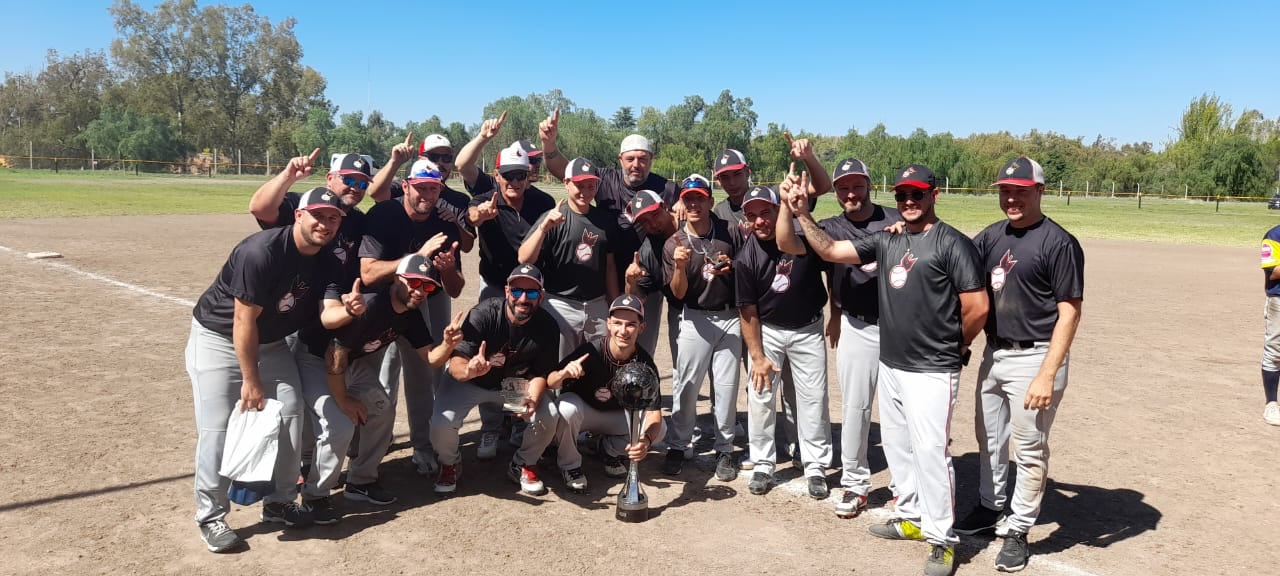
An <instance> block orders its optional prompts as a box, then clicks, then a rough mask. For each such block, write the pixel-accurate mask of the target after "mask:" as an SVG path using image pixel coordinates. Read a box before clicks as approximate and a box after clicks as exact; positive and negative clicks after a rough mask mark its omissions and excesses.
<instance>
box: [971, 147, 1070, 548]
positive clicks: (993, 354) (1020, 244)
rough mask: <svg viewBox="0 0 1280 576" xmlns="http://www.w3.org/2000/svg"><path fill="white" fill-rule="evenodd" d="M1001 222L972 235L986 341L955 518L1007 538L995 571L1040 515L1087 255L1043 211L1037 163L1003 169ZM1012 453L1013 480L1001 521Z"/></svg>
mask: <svg viewBox="0 0 1280 576" xmlns="http://www.w3.org/2000/svg"><path fill="white" fill-rule="evenodd" d="M996 186H998V187H999V188H1000V209H1001V210H1002V211H1003V212H1004V213H1005V219H1003V220H1001V221H999V222H996V223H995V224H992V225H990V226H988V227H987V228H986V229H984V230H983V231H982V232H980V233H978V235H977V236H975V237H974V239H973V244H974V246H976V247H977V249H978V256H979V257H981V258H982V264H983V269H984V270H989V271H990V282H988V284H987V295H988V297H989V298H990V299H991V313H990V314H989V315H988V316H987V325H986V334H987V347H986V350H985V351H984V352H983V355H982V365H981V366H980V367H979V368H978V402H977V405H976V408H977V410H976V412H977V418H976V420H975V422H974V425H975V427H976V428H977V431H978V455H979V462H980V463H981V465H980V468H979V471H980V474H979V484H978V494H979V496H980V497H981V503H980V505H979V506H977V507H976V508H974V509H973V511H972V512H970V513H969V514H968V515H967V516H965V517H964V518H963V519H961V520H960V521H959V522H957V523H956V527H955V530H956V532H958V533H960V534H977V533H979V532H984V531H987V530H991V529H996V530H997V532H999V533H1000V534H999V535H1001V536H1004V537H1005V540H1004V545H1003V547H1002V548H1001V550H1000V553H999V554H998V555H997V556H996V569H998V570H1001V571H1005V572H1012V571H1016V570H1021V569H1022V568H1023V567H1024V566H1026V565H1027V557H1028V555H1029V554H1028V551H1027V531H1028V530H1030V529H1031V527H1032V526H1033V525H1035V523H1036V517H1037V516H1039V514H1040V500H1041V498H1042V497H1043V496H1044V488H1045V483H1046V482H1047V481H1048V478H1049V476H1048V470H1049V429H1050V427H1052V426H1053V419H1054V416H1055V415H1056V414H1057V412H1058V403H1059V402H1061V401H1062V395H1063V392H1065V390H1066V388H1067V364H1068V361H1069V359H1070V350H1071V342H1072V340H1073V339H1074V338H1075V332H1076V326H1077V325H1078V324H1079V322H1080V309H1081V305H1082V304H1083V301H1084V251H1083V250H1081V249H1080V243H1079V242H1077V241H1076V239H1075V237H1074V236H1072V235H1071V234H1070V233H1068V232H1067V231H1066V230H1064V229H1063V228H1062V227H1061V226H1059V225H1058V223H1057V222H1054V221H1053V220H1052V219H1051V218H1049V217H1048V216H1045V215H1044V212H1043V211H1041V208H1040V199H1041V197H1042V196H1043V194H1044V169H1043V168H1041V167H1040V164H1038V163H1036V161H1035V160H1032V159H1030V158H1027V157H1026V156H1021V157H1018V158H1014V159H1013V160H1010V161H1009V163H1007V164H1005V165H1004V167H1003V168H1001V169H1000V173H999V177H998V179H997V180H996ZM1010 453H1012V454H1013V459H1014V461H1015V462H1017V469H1018V473H1017V476H1016V478H1017V485H1016V486H1015V487H1014V489H1013V497H1012V498H1010V499H1008V500H1009V504H1010V506H1009V513H1008V514H1007V516H1004V517H1002V512H1003V511H1004V507H1005V501H1006V494H1005V479H1006V473H1007V472H1008V468H1009V457H1010Z"/></svg>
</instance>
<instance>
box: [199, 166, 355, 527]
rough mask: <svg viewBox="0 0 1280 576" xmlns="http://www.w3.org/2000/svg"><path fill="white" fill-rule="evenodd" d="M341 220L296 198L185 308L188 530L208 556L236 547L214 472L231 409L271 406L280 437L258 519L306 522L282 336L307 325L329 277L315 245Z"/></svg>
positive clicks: (293, 397)
mask: <svg viewBox="0 0 1280 576" xmlns="http://www.w3.org/2000/svg"><path fill="white" fill-rule="evenodd" d="M344 213H345V211H344V209H343V202H342V200H341V199H340V198H339V197H338V195H336V194H334V193H332V192H330V191H328V190H325V189H316V190H311V191H309V192H307V193H305V194H303V195H302V196H301V197H300V198H299V201H298V208H297V209H295V211H294V215H293V218H294V223H293V224H292V225H289V226H282V227H278V228H269V229H267V230H263V231H261V232H258V233H256V234H253V235H251V236H249V237H248V238H245V239H244V240H242V241H241V242H240V243H239V244H238V245H236V247H235V249H233V250H232V251H231V255H230V256H229V257H228V258H227V261H226V263H225V264H223V266H222V270H221V272H219V273H218V276H217V278H215V279H214V281H213V284H212V285H210V286H209V289H208V290H205V292H204V294H203V295H202V296H200V300H199V301H197V302H196V306H195V309H194V310H193V311H192V319H191V336H190V338H189V339H188V340H187V349H186V365H187V374H188V375H190V376H191V388H192V397H193V399H194V401H195V416H196V430H197V437H196V438H197V439H196V473H195V500H196V516H195V519H196V523H197V524H198V525H199V526H200V536H201V538H202V539H203V540H204V542H205V545H206V546H207V547H208V548H209V550H210V551H212V552H226V551H229V550H232V549H234V548H238V547H239V546H240V545H242V544H243V540H241V539H240V537H239V536H237V535H236V533H235V531H233V530H232V529H231V528H230V527H228V526H227V522H226V520H225V518H226V515H227V512H229V511H230V504H229V501H228V498H227V490H228V488H230V486H231V481H230V480H229V479H227V478H224V477H222V476H221V475H219V473H218V470H219V468H220V467H221V464H222V449H223V444H224V442H225V439H226V434H227V420H228V418H230V416H231V412H232V411H233V410H235V409H236V403H237V400H238V401H239V403H240V409H241V410H261V409H262V408H263V406H264V404H265V399H266V398H273V399H276V400H279V401H280V403H281V404H282V408H281V413H280V415H281V430H280V437H279V443H278V448H277V450H278V452H277V454H276V466H275V472H274V474H273V477H274V478H275V492H274V493H272V494H271V495H269V496H267V497H266V499H265V501H264V503H263V505H262V520H263V521H265V522H279V523H283V524H285V525H286V526H305V525H307V524H309V523H310V522H311V515H310V513H309V512H307V510H306V509H305V508H304V507H302V506H299V505H298V504H297V503H295V502H294V498H295V497H296V496H297V483H296V480H297V478H298V476H297V474H298V467H299V465H300V463H301V462H300V456H299V452H298V446H299V443H300V442H301V439H300V436H301V433H302V426H301V422H300V417H301V415H302V401H301V391H300V390H299V387H300V381H299V377H298V365H297V363H296V362H294V358H293V353H292V352H291V351H290V349H289V345H288V344H287V343H286V342H285V337H286V336H288V335H290V334H293V333H294V332H296V331H297V330H298V329H299V328H301V327H302V326H304V325H306V324H307V323H308V322H311V321H313V320H314V319H315V317H316V315H317V313H318V312H319V310H320V305H319V301H320V292H321V290H320V288H319V287H320V286H323V285H324V283H325V282H327V281H328V278H330V277H331V275H333V274H336V273H337V271H336V268H337V263H336V261H334V260H332V259H331V258H330V257H329V255H328V253H326V252H324V251H323V249H324V247H325V246H326V245H327V244H328V243H329V242H331V241H332V240H333V238H334V236H335V235H336V234H337V232H338V229H339V227H341V225H342V216H343V214H344Z"/></svg>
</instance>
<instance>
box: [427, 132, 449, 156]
mask: <svg viewBox="0 0 1280 576" xmlns="http://www.w3.org/2000/svg"><path fill="white" fill-rule="evenodd" d="M436 148H448V149H449V151H450V152H452V151H453V144H450V143H449V139H448V138H445V137H444V136H441V135H440V134H432V135H430V136H427V137H426V138H423V139H422V145H421V146H419V147H418V155H419V156H426V155H427V152H430V151H432V150H435V149H436Z"/></svg>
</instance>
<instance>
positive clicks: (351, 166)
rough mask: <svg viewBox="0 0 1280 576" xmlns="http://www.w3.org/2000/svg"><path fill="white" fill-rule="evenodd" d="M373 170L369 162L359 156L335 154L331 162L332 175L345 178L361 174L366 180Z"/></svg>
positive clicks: (330, 171)
mask: <svg viewBox="0 0 1280 576" xmlns="http://www.w3.org/2000/svg"><path fill="white" fill-rule="evenodd" d="M372 168H373V167H372V166H370V165H369V162H366V161H365V159H364V158H363V157H361V156H360V155H359V154H334V155H333V157H332V158H331V159H330V160H329V173H330V174H341V175H343V176H346V175H348V174H351V175H356V174H360V175H363V176H364V177H365V178H369V175H370V173H371V171H372Z"/></svg>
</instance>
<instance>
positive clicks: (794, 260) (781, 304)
mask: <svg viewBox="0 0 1280 576" xmlns="http://www.w3.org/2000/svg"><path fill="white" fill-rule="evenodd" d="M798 237H799V239H800V241H801V242H802V243H804V247H805V250H806V253H805V254H804V255H802V256H796V255H794V254H786V253H784V252H783V251H781V250H779V249H778V243H777V242H776V241H773V240H760V239H759V238H756V237H755V236H754V235H752V237H751V239H750V240H748V241H747V244H746V245H745V246H743V248H742V252H739V253H738V258H737V259H736V260H734V262H733V267H734V276H736V277H737V282H738V290H737V299H738V306H739V307H742V306H755V307H756V312H757V314H759V316H760V321H761V322H764V323H765V324H768V325H770V326H776V327H778V328H783V329H795V328H800V327H803V326H808V325H809V324H812V323H813V322H814V321H815V320H817V319H818V318H821V317H822V307H823V306H824V305H825V304H826V303H827V289H826V287H825V286H824V285H823V284H822V271H823V270H826V269H827V268H828V264H827V263H826V262H824V261H823V260H822V259H821V258H819V257H818V255H817V254H815V253H814V252H813V249H812V248H810V247H809V241H808V240H806V239H805V237H804V236H798Z"/></svg>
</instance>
